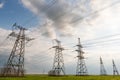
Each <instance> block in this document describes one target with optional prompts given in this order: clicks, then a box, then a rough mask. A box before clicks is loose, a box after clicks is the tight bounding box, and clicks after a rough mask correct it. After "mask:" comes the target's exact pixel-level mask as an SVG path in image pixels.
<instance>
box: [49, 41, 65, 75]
mask: <svg viewBox="0 0 120 80" xmlns="http://www.w3.org/2000/svg"><path fill="white" fill-rule="evenodd" d="M56 42H57V46H53V47H52V48H55V56H54V62H53V68H52V70H51V71H49V75H52V76H60V75H65V67H64V60H63V54H62V51H63V50H64V48H62V47H61V42H60V41H58V40H56Z"/></svg>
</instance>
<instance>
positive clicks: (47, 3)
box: [0, 0, 120, 74]
mask: <svg viewBox="0 0 120 80" xmlns="http://www.w3.org/2000/svg"><path fill="white" fill-rule="evenodd" d="M101 5H102V6H101ZM119 17H120V1H119V0H0V37H1V38H0V63H1V64H0V67H2V66H3V65H4V64H5V62H6V61H7V59H8V57H9V55H10V51H11V49H12V47H13V44H14V41H15V39H6V37H7V36H8V34H10V33H11V27H12V25H13V24H14V23H17V24H19V25H21V26H23V27H25V28H28V30H27V31H26V35H27V36H28V37H32V38H35V40H33V41H31V42H29V43H27V44H26V53H25V69H26V71H27V73H47V72H48V71H49V70H50V69H51V68H52V63H53V59H54V49H49V48H51V47H52V46H53V45H55V42H53V39H59V40H60V41H61V42H62V46H63V47H64V48H65V49H66V50H64V51H63V55H64V63H65V69H66V73H67V74H75V71H76V63H77V58H76V56H77V55H78V54H77V52H75V51H74V50H76V49H77V48H76V47H74V46H75V45H77V43H78V42H77V38H78V37H80V39H81V44H82V45H83V50H84V52H85V53H86V54H84V55H85V57H86V59H85V60H86V66H87V68H88V72H89V74H99V68H100V64H99V63H100V62H99V58H100V56H101V57H102V58H103V61H104V65H105V68H106V70H107V73H108V74H112V59H114V60H115V63H116V66H117V67H118V70H120V69H119V67H120V65H119V63H120V59H119V58H120V49H119V48H120V44H119V43H120V40H119V39H120V32H119V31H120V26H119V25H120V22H119V21H120V18H119Z"/></svg>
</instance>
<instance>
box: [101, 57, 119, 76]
mask: <svg viewBox="0 0 120 80" xmlns="http://www.w3.org/2000/svg"><path fill="white" fill-rule="evenodd" d="M112 64H113V75H119V72H118V70H117V67H116V65H115V62H114V60H112ZM100 75H107V71H106V69H105V67H104V64H103V61H102V58H101V57H100Z"/></svg>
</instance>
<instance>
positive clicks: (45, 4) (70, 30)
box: [21, 0, 93, 38]
mask: <svg viewBox="0 0 120 80" xmlns="http://www.w3.org/2000/svg"><path fill="white" fill-rule="evenodd" d="M21 1H22V3H23V5H24V6H25V7H27V8H28V9H29V10H31V11H32V12H33V13H35V14H36V15H38V16H39V18H40V19H41V18H42V19H43V22H44V23H45V25H43V26H40V29H41V27H43V28H44V29H42V31H43V30H44V32H43V33H42V34H43V35H46V36H55V35H58V36H71V35H73V34H74V28H75V25H73V24H71V22H74V21H75V20H77V19H78V18H80V17H84V16H86V15H88V14H90V13H91V12H92V6H91V0H69V1H66V0H50V1H48V0H21ZM92 19H93V18H92ZM40 24H43V23H40ZM54 38H56V36H55V37H54Z"/></svg>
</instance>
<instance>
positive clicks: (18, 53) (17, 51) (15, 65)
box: [2, 25, 26, 77]
mask: <svg viewBox="0 0 120 80" xmlns="http://www.w3.org/2000/svg"><path fill="white" fill-rule="evenodd" d="M14 27H17V28H18V29H19V30H20V31H19V34H18V35H17V36H16V37H17V39H16V41H15V43H14V47H13V49H12V51H11V54H10V56H9V59H8V61H7V64H6V65H5V67H4V69H3V72H2V74H3V76H5V77H6V76H10V77H11V76H17V77H19V76H24V53H25V30H26V29H25V28H23V27H20V26H17V25H14ZM10 36H14V37H15V34H14V35H13V33H12V34H10Z"/></svg>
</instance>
